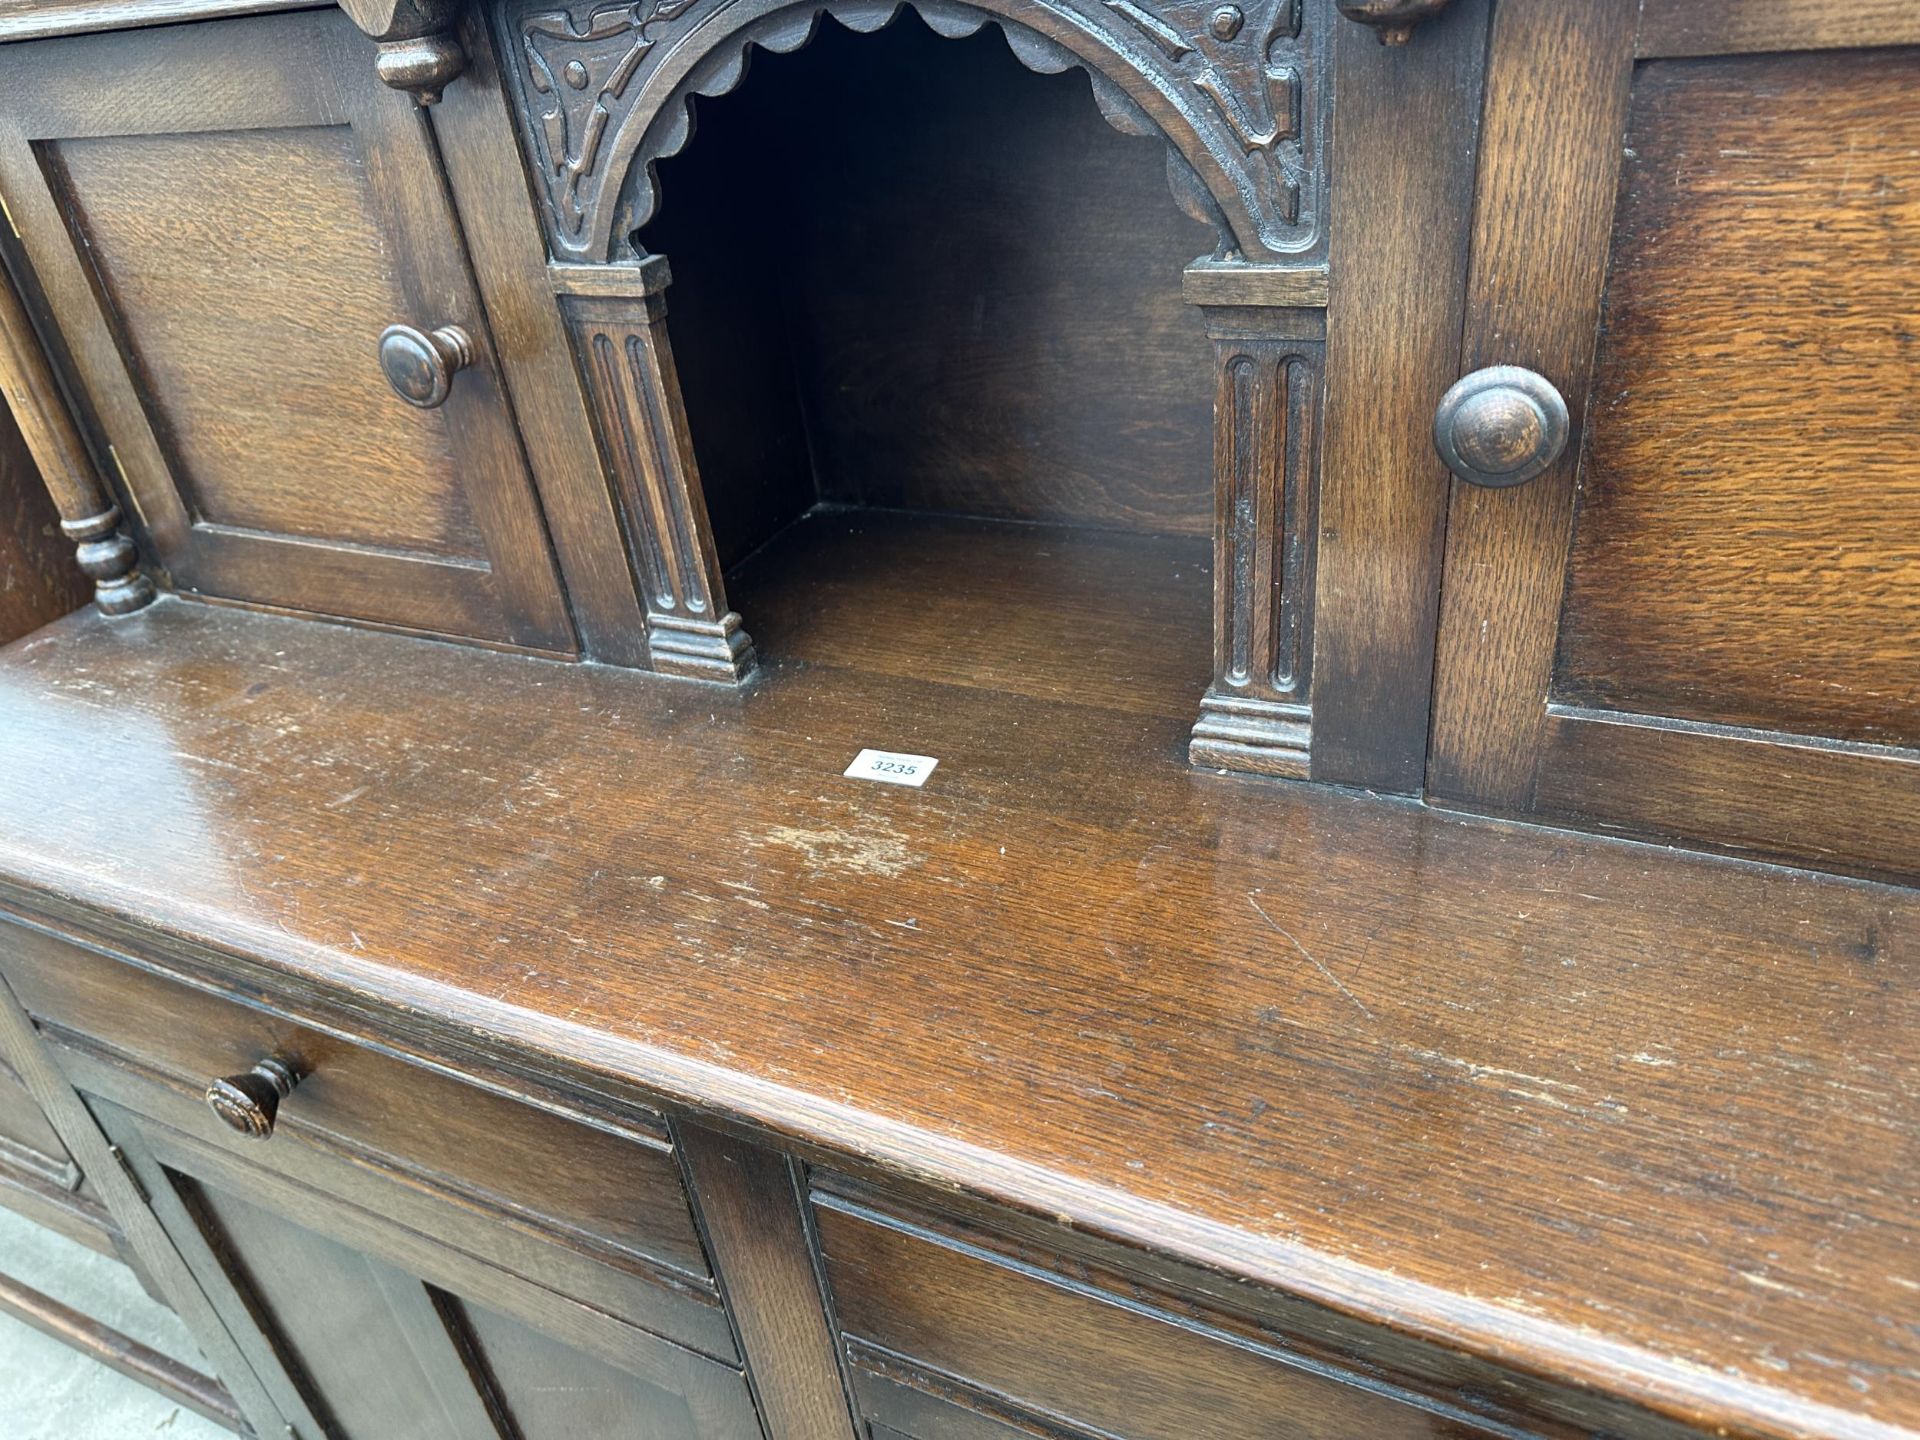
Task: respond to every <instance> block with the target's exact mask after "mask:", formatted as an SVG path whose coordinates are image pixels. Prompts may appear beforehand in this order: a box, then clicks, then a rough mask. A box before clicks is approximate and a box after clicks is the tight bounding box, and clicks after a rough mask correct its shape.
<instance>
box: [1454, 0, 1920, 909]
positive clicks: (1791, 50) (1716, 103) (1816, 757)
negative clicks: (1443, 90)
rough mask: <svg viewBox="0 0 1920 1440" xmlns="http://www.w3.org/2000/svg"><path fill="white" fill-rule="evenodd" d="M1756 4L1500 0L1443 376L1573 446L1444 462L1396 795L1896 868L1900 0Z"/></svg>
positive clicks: (1916, 150) (1911, 382)
mask: <svg viewBox="0 0 1920 1440" xmlns="http://www.w3.org/2000/svg"><path fill="white" fill-rule="evenodd" d="M1767 8H1768V7H1765V6H1760V5H1755V4H1746V3H1743V4H1733V5H1720V4H1714V5H1709V4H1705V3H1700V0H1647V3H1646V5H1645V8H1644V13H1642V7H1641V5H1640V3H1639V0H1595V3H1593V4H1590V5H1581V6H1571V7H1570V6H1566V5H1564V4H1561V3H1559V0H1506V3H1503V4H1502V5H1501V6H1500V7H1499V10H1498V13H1497V14H1496V17H1495V20H1494V29H1493V35H1492V42H1491V48H1490V53H1489V70H1488V73H1487V86H1486V94H1487V99H1486V109H1485V122H1484V125H1483V128H1482V140H1481V145H1482V152H1481V153H1482V159H1481V165H1480V172H1479V182H1478V187H1479V188H1478V195H1477V198H1476V207H1475V225H1474V242H1473V262H1472V273H1471V279H1470V282H1469V290H1468V295H1467V305H1466V317H1467V318H1466V324H1465V333H1464V338H1463V347H1462V358H1461V366H1460V369H1461V372H1462V373H1463V374H1466V373H1468V372H1473V371H1476V370H1478V369H1480V368H1481V367H1486V366H1495V365H1514V366H1523V367H1526V368H1528V369H1531V370H1533V371H1536V372H1538V373H1539V374H1540V375H1541V376H1544V377H1545V379H1546V380H1547V381H1549V382H1551V383H1552V384H1553V385H1554V386H1555V387H1557V388H1558V389H1559V391H1560V392H1561V393H1562V394H1563V395H1564V397H1565V399H1566V401H1567V404H1568V408H1569V411H1570V416H1571V430H1572V436H1571V441H1570V443H1569V444H1568V445H1567V447H1566V449H1565V451H1564V453H1563V454H1562V456H1561V457H1560V458H1559V459H1558V460H1557V461H1556V462H1555V463H1553V464H1552V465H1551V466H1550V467H1549V468H1547V469H1546V470H1545V472H1544V473H1542V474H1540V475H1539V476H1538V478H1536V479H1533V480H1531V481H1529V482H1526V483H1522V484H1517V485H1514V486H1513V487H1512V488H1483V487H1481V486H1478V485H1472V484H1468V483H1465V482H1464V481H1461V480H1458V479H1456V481H1455V482H1454V486H1453V498H1452V505H1451V511H1450V516H1449V524H1448V537H1447V561H1446V575H1445V582H1444V587H1443V602H1442V618H1441V632H1440V639H1439V659H1438V664H1437V667H1436V677H1435V685H1436V688H1435V707H1434V722H1433V735H1432V751H1431V755H1430V760H1429V768H1428V788H1429V792H1430V793H1431V794H1432V795H1433V796H1434V797H1435V798H1436V799H1439V800H1441V801H1444V802H1451V803H1460V804H1464V805H1466V806H1469V807H1472V808H1479V809H1489V810H1496V811H1505V812H1510V813H1521V814H1537V815H1540V816H1543V817H1548V818H1555V819H1565V820H1570V821H1573V822H1575V823H1579V824H1585V825H1592V826H1595V827H1600V828H1606V829H1618V830H1623V831H1626V832H1628V833H1635V834H1643V835H1649V836H1656V837H1675V838H1680V839H1684V840H1689V841H1697V842H1704V843H1706V844H1709V845H1712V846H1716V847H1722V848H1726V849H1730V850H1735V851H1739V852H1743V853H1751V854H1757V855H1761V856H1768V857H1778V858H1782V859H1787V860H1793V861H1799V862H1805V863H1811V864H1814V865H1817V866H1821V867H1826V868H1833V869H1838V870H1843V871H1852V872H1864V873H1873V874H1890V875H1912V874H1914V873H1917V872H1920V825H1916V824H1915V822H1914V819H1913V816H1914V814H1915V813H1916V810H1917V809H1920V625H1916V624H1915V616H1916V615H1920V424H1916V417H1920V358H1917V357H1920V352H1916V350H1915V339H1914V336H1915V332H1916V331H1920V301H1916V298H1915V297H1916V296H1917V295H1920V108H1917V107H1916V106H1915V105H1914V103H1913V97H1914V95H1915V94H1916V93H1920V48H1916V47H1920V11H1913V10H1906V11H1903V12H1902V18H1899V19H1897V20H1896V19H1894V18H1892V13H1893V12H1892V11H1891V10H1888V11H1886V12H1885V17H1886V18H1883V20H1882V21H1881V22H1879V23H1878V24H1877V26H1875V27H1872V28H1871V29H1870V30H1869V31H1863V30H1862V29H1861V27H1859V26H1858V25H1856V24H1854V23H1852V20H1851V19H1850V16H1851V14H1852V12H1853V11H1855V10H1856V9H1857V7H1852V6H1848V5H1844V4H1841V3H1832V4H1827V5H1824V6H1823V5H1819V4H1815V5H1809V6H1802V7H1799V8H1798V9H1797V10H1796V15H1797V16H1799V17H1800V18H1799V20H1798V21H1797V22H1796V24H1795V25H1794V26H1793V27H1792V28H1791V30H1790V31H1789V32H1787V33H1781V32H1780V30H1779V27H1778V26H1777V25H1773V24H1772V23H1771V22H1770V21H1768V19H1767V15H1766V11H1767ZM1867 42H1871V43H1872V44H1873V46H1874V47H1875V48H1867V49H1853V50H1848V49H1842V48H1839V47H1842V46H1847V45H1859V44H1863V43H1867ZM1823 47H1831V48H1823ZM1489 433H1491V432H1489ZM1496 438H1497V437H1496Z"/></svg>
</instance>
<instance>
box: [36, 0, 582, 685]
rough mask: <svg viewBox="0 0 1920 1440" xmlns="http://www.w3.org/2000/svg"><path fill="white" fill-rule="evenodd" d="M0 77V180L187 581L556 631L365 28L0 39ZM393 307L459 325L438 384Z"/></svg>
mask: <svg viewBox="0 0 1920 1440" xmlns="http://www.w3.org/2000/svg"><path fill="white" fill-rule="evenodd" d="M0 93H4V94H5V95H6V96H7V105H6V107H5V113H4V115H3V116H0V196H4V198H5V200H6V204H7V210H8V213H9V215H10V217H11V220H12V223H13V226H14V228H15V230H16V231H17V232H18V234H19V237H20V244H21V248H22V249H23V250H24V252H25V255H26V257H27V261H28V265H29V268H30V270H31V272H32V275H33V277H34V279H35V281H36V282H37V284H38V287H39V289H40V290H41V291H42V292H43V294H44V298H45V302H46V304H47V307H48V309H49V310H50V311H51V314H52V318H53V320H54V322H55V324H56V325H57V327H58V329H59V330H60V332H61V333H62V334H63V335H64V336H65V337H66V340H67V344H68V348H69V351H70V356H71V361H72V365H73V369H74V372H75V374H76V375H77V377H78V380H79V382H80V385H81V388H82V389H83V390H84V392H85V395H84V399H85V401H86V402H87V407H88V408H90V409H91V411H92V412H93V416H94V418H95V419H96V420H97V422H98V427H99V430H100V432H101V433H102V435H103V436H104V440H105V442H106V444H107V446H108V447H109V450H108V455H107V456H106V457H105V458H107V459H108V460H109V461H110V462H111V463H110V464H109V467H108V468H109V469H110V470H117V472H118V473H119V475H120V476H121V477H122V478H123V483H124V487H125V490H126V492H127V495H128V498H129V499H130V500H131V502H132V508H133V512H134V514H135V517H136V519H137V520H138V522H139V524H140V527H141V528H142V529H143V530H144V532H145V534H146V536H147V538H148V540H149V541H150V543H151V544H152V546H153V547H154V549H155V551H156V553H157V558H158V559H159V560H160V562H161V563H162V564H163V565H164V566H165V567H166V569H167V570H168V571H169V572H170V573H171V575H172V577H173V580H174V582H175V584H176V585H178V586H179V587H180V588H181V589H183V590H196V591H202V592H205V593H207V594H209V595H214V596H220V597H225V598H229V599H238V600H243V601H250V602H255V603H261V604H267V605H272V606H278V607H284V608H288V609H293V610H302V611H312V612H317V613H320V614H327V615H338V616H347V617H352V618H356V619H361V620H367V621H373V622H376V623H383V624H390V625H396V626H401V627H405V628H408V629H416V630H423V631H435V632H442V633H450V634H457V635H462V636H468V637H473V638H477V639H483V640H489V641H495V642H501V643H507V644H515V645H524V646H529V647H534V648H539V649H543V650H550V651H558V652H565V653H571V652H573V651H574V650H575V648H576V647H575V641H574V634H573V630H572V626H571V622H570V621H569V619H568V616H567V609H566V604H565V600H564V597H563V594H562V591H561V587H560V583H559V581H558V579H557V575H556V571H555V568H554V563H553V559H552V555H551V553H550V547H549V544H548V539H547V533H546V527H545V523H544V521H543V518H542V515H541V511H540V508H539V505H538V502H537V501H536V498H535V495H534V490H533V486H532V483H531V481H530V478H529V476H528V473H527V467H526V462H525V459H524V457H523V455H522V452H521V448H520V442H519V437H518V435H517V433H516V429H515V425H514V420H513V416H512V413H511V411H510V409H509V406H508V404H507V401H506V398H505V394H504V391H503V388H502V383H501V377H500V372H499V365H498V361H497V357H496V356H495V354H494V352H493V348H492V342H491V340H490V338H489V335H488V330H487V324H486V317H485V316H484V314H483V313H482V309H481V304H480V301H479V298H478V295H477V293H476V290H475V286H474V280H473V276H472V273H471V271H470V269H469V266H468V262H467V256H466V251H465V247H464V243H463V240H462V236H461V233H460V230H459V228H458V225H457V222H456V220H455V217H454V213H453V210H452V206H451V203H450V201H449V198H448V192H447V184H446V179H445V176H444V174H443V172H442V168H441V164H440V160H439V156H438V153H437V151H436V148H435V141H434V137H433V132H432V130H431V128H430V122H429V121H428V119H427V118H426V117H425V115H424V114H423V112H421V111H419V110H418V109H416V108H415V106H414V104H413V102H412V101H411V100H410V99H409V98H408V97H407V96H405V95H403V94H400V93H398V92H396V91H393V90H389V89H388V88H387V87H386V86H384V85H382V84H381V83H380V82H379V80H378V79H377V78H376V76H375V74H374V53H373V45H372V42H371V41H368V40H366V39H365V38H364V37H363V36H361V35H360V34H359V33H358V32H357V31H356V30H355V29H354V28H353V26H352V24H351V23H350V22H348V20H347V19H346V18H345V16H343V15H342V14H340V13H339V12H338V11H337V10H334V9H332V8H331V7H329V8H327V9H325V10H313V11H306V12H300V13H295V14H282V15H268V16H259V17H253V18H247V19H234V20H221V21H213V22H208V23H203V24H195V25H181V26H174V27H162V28H159V29H152V30H143V31H139V32H129V33H125V34H115V35H88V36H76V37H70V38H62V39H55V40H45V41H38V42H33V43H26V44H16V45H6V46H0ZM392 326H406V327H410V328H411V334H412V335H413V336H416V337H418V338H417V340H415V341H414V343H415V346H416V351H417V358H419V359H420V360H422V361H428V360H431V359H432V358H433V353H432V346H431V344H429V343H427V337H431V336H434V335H435V334H436V333H438V334H440V335H447V334H448V333H450V332H452V331H457V332H459V333H458V335H457V336H455V337H454V340H455V341H457V342H459V343H458V344H454V343H453V342H448V344H449V345H450V346H451V348H448V349H446V350H445V353H444V354H443V355H442V356H441V357H440V358H441V360H442V362H443V363H444V364H445V366H446V369H445V370H443V371H442V376H441V378H442V379H443V380H444V379H445V375H446V373H447V372H448V371H451V372H452V373H451V383H450V384H443V385H439V386H426V385H424V383H423V384H422V385H421V386H420V387H419V388H418V389H417V390H416V393H414V395H413V396H412V400H411V402H409V401H407V400H403V399H402V398H401V396H400V395H399V394H398V393H396V391H395V389H394V388H393V387H392V386H390V385H389V383H388V379H387V375H386V373H385V372H384V371H383V364H382V358H381V347H382V340H383V336H384V335H385V334H386V332H387V330H388V328H389V327H392ZM404 338H405V337H403V340H404ZM403 340H402V341H390V342H388V343H389V357H388V358H389V360H392V359H393V358H394V356H393V352H392V349H391V347H392V346H393V345H396V344H401V343H403ZM402 358H404V357H402ZM456 362H464V368H460V367H459V365H458V363H456ZM428 368H431V367H430V366H429V367H428ZM422 373H423V374H424V372H422ZM412 378H414V379H416V380H419V379H422V375H415V376H413V377H412ZM398 383H400V382H398V381H396V384H398Z"/></svg>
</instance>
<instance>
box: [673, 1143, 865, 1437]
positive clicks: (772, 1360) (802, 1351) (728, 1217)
mask: <svg viewBox="0 0 1920 1440" xmlns="http://www.w3.org/2000/svg"><path fill="white" fill-rule="evenodd" d="M674 1140H675V1148H676V1149H677V1150H678V1151H679V1154H680V1157H681V1161H682V1163H683V1164H684V1165H685V1166H686V1171H687V1180H688V1188H689V1189H690V1190H691V1191H692V1193H693V1196H694V1201H695V1204H696V1205H697V1206H698V1208H699V1212H700V1221H701V1232H702V1234H704V1235H705V1237H706V1240H707V1245H708V1247H709V1249H710V1250H711V1251H712V1253H713V1256H714V1268H715V1269H716V1270H718V1271H719V1277H720V1288H721V1291H722V1293H723V1294H724V1295H725V1297H726V1300H727V1308H728V1313H729V1314H731V1315H732V1316H733V1317H734V1324H735V1326H736V1328H737V1329H738V1330H739V1332H740V1349H741V1352H742V1354H743V1355H744V1357H745V1360H746V1365H747V1376H748V1379H749V1380H750V1381H751V1383H752V1385H753V1391H754V1397H755V1399H756V1401H757V1402H758V1406H759V1411H760V1417H761V1424H762V1425H763V1426H764V1427H765V1429H766V1433H767V1436H768V1440H836V1437H838V1440H851V1436H852V1434H853V1417H852V1414H851V1413H850V1412H849V1410H848V1408H847V1396H846V1393H845V1392H844V1390H843V1389H842V1387H841V1380H840V1371H839V1367H838V1365H837V1364H836V1363H835V1361H834V1354H833V1335H832V1333H831V1329H830V1322H829V1321H828V1319H827V1315H826V1311H825V1309H824V1307H823V1306H822V1304H821V1291H820V1282H819V1280H818V1279H817V1278H816V1277H815V1274H814V1254H813V1247H812V1241H811V1236H810V1233H809V1230H808V1225H807V1217H806V1214H805V1211H804V1205H805V1201H804V1200H803V1199H802V1197H801V1181H800V1179H799V1176H798V1173H797V1172H798V1167H797V1166H796V1165H795V1164H794V1163H793V1162H792V1161H790V1160H788V1159H787V1158H786V1157H785V1156H783V1155H779V1154H776V1153H775V1152H773V1151H770V1150H763V1149H761V1148H759V1147H757V1146H753V1145H747V1144H743V1143H741V1142H740V1141H738V1140H735V1139H733V1138H732V1137H730V1136H726V1135H722V1134H719V1133H717V1132H715V1131H711V1130H707V1129H704V1128H702V1127H699V1126H695V1125H680V1126H677V1127H676V1128H675V1131H674Z"/></svg>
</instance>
